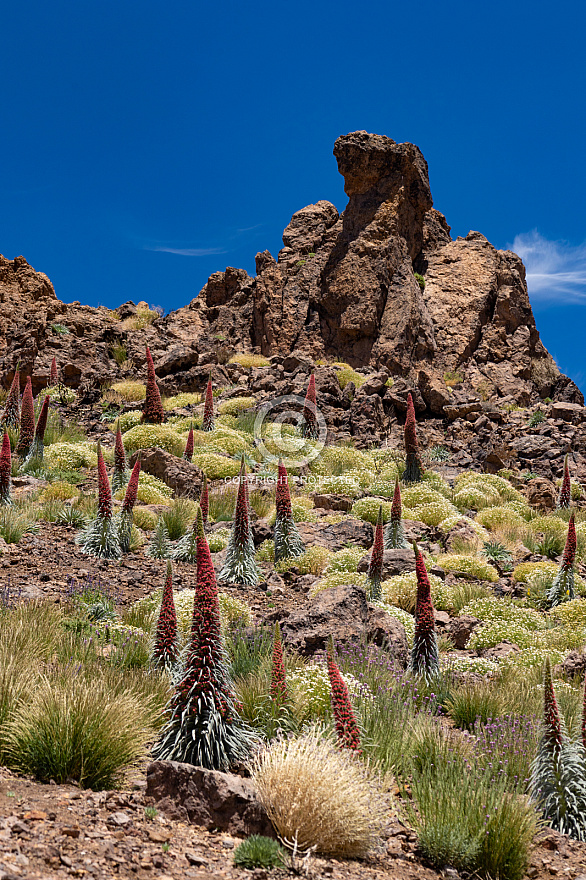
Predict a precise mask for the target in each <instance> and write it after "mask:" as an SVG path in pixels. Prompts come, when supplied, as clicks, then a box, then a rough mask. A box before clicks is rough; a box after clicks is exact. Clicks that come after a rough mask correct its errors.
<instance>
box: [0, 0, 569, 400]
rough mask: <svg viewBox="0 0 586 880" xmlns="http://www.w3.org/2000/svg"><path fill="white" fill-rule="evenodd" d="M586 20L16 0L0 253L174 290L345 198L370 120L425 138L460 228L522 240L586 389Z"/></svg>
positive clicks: (546, 334) (86, 294)
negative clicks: (356, 140)
mask: <svg viewBox="0 0 586 880" xmlns="http://www.w3.org/2000/svg"><path fill="white" fill-rule="evenodd" d="M585 23H586V13H585V11H584V8H583V5H582V4H580V3H578V2H567V3H565V4H560V5H558V6H551V5H550V4H544V3H541V4H539V3H537V4H536V3H535V2H534V0H533V2H525V0H521V2H514V3H511V2H507V3H504V2H500V0H496V2H493V3H492V4H488V5H487V4H472V3H470V2H467V3H463V2H453V3H451V4H449V5H446V4H438V3H437V2H428V0H425V2H421V0H420V2H412V3H410V4H407V3H401V4H393V3H392V2H388V0H385V2H368V0H367V2H363V3H348V2H345V0H338V2H336V3H333V2H323V0H313V2H307V0H297V2H296V3H295V4H276V3H274V2H271V3H268V2H264V0H262V2H256V3H255V2H252V3H248V4H243V3H240V2H225V0H219V2H216V3H214V4H211V3H208V4H201V3H194V2H193V0H189V2H182V0H177V2H171V3H166V4H162V3H155V2H152V0H141V2H140V3H139V2H137V0H135V2H130V0H116V2H111V0H103V2H101V3H100V4H80V3H74V2H72V0H69V2H63V0H54V2H52V3H50V4H47V3H40V2H38V0H29V2H27V0H22V2H21V3H19V4H16V3H13V4H10V5H9V6H7V7H6V8H5V9H4V10H3V19H2V24H3V34H4V39H3V46H2V53H0V75H1V78H0V82H1V83H2V86H1V89H2V108H3V134H2V138H1V139H0V185H1V189H2V210H1V211H0V253H3V254H4V255H5V256H7V257H9V258H13V257H15V256H17V255H18V254H23V255H24V256H25V257H26V258H27V260H28V261H29V262H30V263H31V264H32V265H33V266H34V267H35V268H36V269H39V270H42V271H44V272H46V273H47V274H48V275H49V277H50V278H51V280H52V281H53V283H54V285H55V289H56V291H57V295H58V296H59V297H60V298H61V299H63V300H65V301H69V302H70V301H72V300H81V301H82V302H87V303H90V304H94V305H97V304H100V303H101V304H103V305H108V306H112V307H113V306H116V305H118V304H120V303H121V302H124V301H126V300H128V299H133V300H134V301H138V300H141V299H144V300H147V301H148V302H149V303H150V304H153V305H161V306H163V307H164V308H165V309H166V310H170V309H171V308H177V307H179V306H181V305H183V304H185V303H187V302H189V300H190V299H192V298H193V297H194V296H195V295H196V294H197V293H198V291H199V290H200V289H201V287H202V286H203V284H204V283H205V281H206V279H207V277H208V275H209V274H210V273H211V272H214V271H217V270H218V269H224V268H225V267H226V266H227V265H232V266H240V267H243V268H245V269H247V270H248V271H249V272H251V273H253V272H254V255H255V253H256V252H257V251H261V250H264V249H265V248H268V249H269V250H270V251H271V252H272V253H273V254H276V253H277V251H278V250H279V248H280V246H281V233H282V230H283V228H284V226H285V225H286V224H287V223H288V221H289V219H290V217H291V215H292V214H293V213H294V212H295V211H296V210H298V209H299V208H302V207H303V206H304V205H306V204H310V203H311V202H315V201H317V200H318V199H322V198H325V199H329V200H330V201H332V202H334V204H335V205H336V206H337V207H338V208H339V209H340V210H342V209H343V208H344V205H345V203H346V197H345V195H344V191H343V181H342V178H341V177H340V175H339V174H338V172H337V166H336V162H335V160H334V158H333V156H332V147H333V143H334V141H335V139H336V138H337V137H338V136H339V135H341V134H345V133H346V132H349V131H354V130H356V129H366V130H367V131H371V132H377V133H380V134H386V135H388V136H390V137H392V138H394V139H395V140H397V141H412V142H413V143H416V144H417V145H418V146H419V147H420V148H421V149H422V151H423V153H424V155H425V157H426V159H427V161H428V163H429V167H430V179H431V187H432V192H433V196H434V203H435V206H436V207H437V208H438V209H439V210H440V211H442V212H443V213H444V214H445V215H446V216H447V219H448V222H449V223H450V225H451V226H452V234H453V235H454V236H455V235H465V234H466V233H467V232H468V230H469V229H476V230H480V231H481V232H483V233H484V234H485V235H486V236H487V237H488V238H489V240H490V241H492V242H493V243H494V244H495V245H496V246H497V247H507V246H513V245H514V246H515V247H516V248H517V250H518V251H519V252H520V253H521V254H522V256H523V257H524V258H525V259H526V260H527V265H528V270H529V273H530V279H529V280H530V289H531V297H532V302H533V305H534V309H535V312H536V317H537V322H538V326H539V328H540V330H541V333H542V337H543V339H544V341H545V343H546V345H547V346H548V348H549V349H550V351H551V352H552V354H553V355H554V356H555V357H556V359H557V361H558V364H559V365H560V367H561V368H562V369H563V370H564V371H566V372H568V373H569V374H570V375H571V376H572V377H573V378H575V379H576V381H578V382H579V383H582V384H583V385H586V368H584V367H583V366H582V359H581V353H582V347H583V340H582V337H583V335H584V330H585V315H586V312H585V308H586V211H585V210H584V204H585V202H586V181H585V178H584V173H583V167H582V165H583V159H582V157H583V154H584V142H585V140H586V122H585V118H584V112H583V100H584V98H583V96H584V85H585V82H584V81H585V78H586V74H585V68H584V64H583V58H582V56H583V52H582V46H581V44H582V37H583V32H584V24H585Z"/></svg>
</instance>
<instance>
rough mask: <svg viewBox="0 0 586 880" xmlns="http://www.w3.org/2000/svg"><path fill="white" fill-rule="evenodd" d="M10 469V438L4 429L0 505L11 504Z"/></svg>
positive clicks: (0, 461)
mask: <svg viewBox="0 0 586 880" xmlns="http://www.w3.org/2000/svg"><path fill="white" fill-rule="evenodd" d="M11 468H12V454H11V451H10V437H9V436H8V431H7V430H6V429H4V439H3V440H2V451H1V452H0V505H8V504H12V501H11V498H10V474H11Z"/></svg>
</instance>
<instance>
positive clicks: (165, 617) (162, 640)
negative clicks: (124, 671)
mask: <svg viewBox="0 0 586 880" xmlns="http://www.w3.org/2000/svg"><path fill="white" fill-rule="evenodd" d="M178 658H179V643H178V629H177V612H176V610H175V601H174V599H173V568H172V566H171V562H170V561H168V562H167V578H166V580H165V587H164V589H163V598H162V600H161V610H160V611H159V618H158V621H157V628H156V631H155V644H154V647H153V653H152V663H153V665H154V666H156V667H159V668H163V669H169V668H170V667H172V666H173V665H174V664H175V663H176V662H177V660H178Z"/></svg>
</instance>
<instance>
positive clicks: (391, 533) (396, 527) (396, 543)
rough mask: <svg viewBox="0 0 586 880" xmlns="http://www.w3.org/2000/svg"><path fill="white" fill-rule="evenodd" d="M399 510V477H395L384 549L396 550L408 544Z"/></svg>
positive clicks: (400, 509)
mask: <svg viewBox="0 0 586 880" xmlns="http://www.w3.org/2000/svg"><path fill="white" fill-rule="evenodd" d="M401 512H402V507H401V488H400V486H399V477H395V491H394V493H393V503H392V504H391V516H390V518H389V521H388V523H387V526H386V529H385V549H386V550H398V549H400V548H404V547H408V546H409V544H408V543H407V541H406V540H405V531H404V529H403V521H402V519H401Z"/></svg>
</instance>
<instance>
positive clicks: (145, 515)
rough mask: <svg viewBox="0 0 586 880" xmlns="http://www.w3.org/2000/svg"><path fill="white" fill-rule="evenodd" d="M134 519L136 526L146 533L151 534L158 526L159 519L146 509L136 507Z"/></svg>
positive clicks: (133, 514)
mask: <svg viewBox="0 0 586 880" xmlns="http://www.w3.org/2000/svg"><path fill="white" fill-rule="evenodd" d="M132 518H133V520H134V525H135V526H138V528H139V529H142V530H143V531H144V532H151V531H152V530H153V529H154V527H155V526H156V524H157V517H156V516H155V514H154V513H153V512H152V511H150V510H147V508H146V507H140V506H139V507H135V508H134V510H133V511H132Z"/></svg>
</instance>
